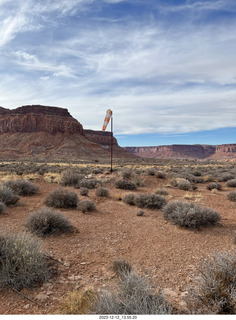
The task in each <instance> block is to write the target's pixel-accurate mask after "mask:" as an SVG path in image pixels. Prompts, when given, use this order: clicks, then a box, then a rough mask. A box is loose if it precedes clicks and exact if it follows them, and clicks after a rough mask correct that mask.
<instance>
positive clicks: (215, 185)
mask: <svg viewBox="0 0 236 320" xmlns="http://www.w3.org/2000/svg"><path fill="white" fill-rule="evenodd" d="M206 188H207V189H208V190H213V189H216V190H221V189H222V185H221V184H220V183H217V182H212V183H209V184H208V185H207V186H206Z"/></svg>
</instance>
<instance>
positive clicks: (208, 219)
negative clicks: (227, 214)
mask: <svg viewBox="0 0 236 320" xmlns="http://www.w3.org/2000/svg"><path fill="white" fill-rule="evenodd" d="M164 219H165V220H168V221H170V222H171V223H173V224H176V225H179V226H181V227H185V228H199V227H203V226H210V225H215V224H216V223H217V222H219V220H220V219H221V216H220V214H219V213H218V212H216V211H214V210H213V209H211V208H207V207H205V208H203V209H201V208H200V207H199V205H197V204H195V203H188V202H185V201H172V202H169V203H168V204H167V205H166V206H165V207H164Z"/></svg>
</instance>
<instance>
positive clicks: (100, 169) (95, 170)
mask: <svg viewBox="0 0 236 320" xmlns="http://www.w3.org/2000/svg"><path fill="white" fill-rule="evenodd" d="M92 173H94V174H101V173H103V169H102V168H94V169H93V171H92Z"/></svg>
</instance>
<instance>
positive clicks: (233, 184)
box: [226, 179, 236, 188]
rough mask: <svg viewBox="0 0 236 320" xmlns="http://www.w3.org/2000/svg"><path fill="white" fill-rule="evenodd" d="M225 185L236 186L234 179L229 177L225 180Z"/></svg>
mask: <svg viewBox="0 0 236 320" xmlns="http://www.w3.org/2000/svg"><path fill="white" fill-rule="evenodd" d="M226 185H227V187H230V188H235V187H236V179H231V180H228V181H227V182H226Z"/></svg>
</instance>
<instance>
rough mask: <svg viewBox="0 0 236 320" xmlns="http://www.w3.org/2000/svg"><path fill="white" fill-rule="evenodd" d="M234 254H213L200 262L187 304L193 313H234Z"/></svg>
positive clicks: (235, 263)
mask: <svg viewBox="0 0 236 320" xmlns="http://www.w3.org/2000/svg"><path fill="white" fill-rule="evenodd" d="M235 266H236V252H235V251H234V252H226V251H221V252H219V253H213V254H212V255H211V256H210V258H208V259H205V260H204V261H202V262H201V265H200V268H199V275H198V278H197V279H196V280H195V283H194V284H193V287H192V288H191V290H190V293H189V296H188V297H187V302H188V304H189V308H190V310H191V309H192V312H193V313H202V314H235V313H236V267H235Z"/></svg>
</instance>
